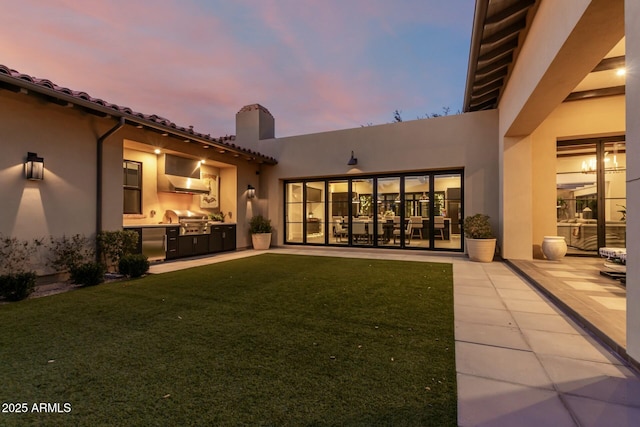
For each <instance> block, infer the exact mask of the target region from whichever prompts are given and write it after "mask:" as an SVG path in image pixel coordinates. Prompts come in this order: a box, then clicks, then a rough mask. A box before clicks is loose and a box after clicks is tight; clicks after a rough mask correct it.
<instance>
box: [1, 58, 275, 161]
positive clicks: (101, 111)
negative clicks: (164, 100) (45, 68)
mask: <svg viewBox="0 0 640 427" xmlns="http://www.w3.org/2000/svg"><path fill="white" fill-rule="evenodd" d="M12 71H13V72H14V73H15V75H13V73H12ZM1 89H5V90H10V91H12V92H16V93H24V94H28V95H36V96H38V97H40V98H43V99H45V100H46V101H48V102H51V103H54V104H57V105H60V106H65V107H77V108H80V109H82V110H84V111H86V112H89V113H91V114H94V115H96V116H99V117H105V118H113V119H117V120H120V119H121V118H122V119H124V121H125V125H130V126H133V127H136V128H139V129H145V130H149V131H154V132H157V133H160V134H162V135H163V136H172V137H175V138H177V139H180V140H182V141H184V142H189V143H195V144H199V145H200V146H207V147H211V148H214V149H215V150H216V151H217V152H218V153H220V154H229V155H231V156H233V157H235V158H242V159H245V160H247V161H251V162H256V163H264V164H271V165H274V164H277V160H276V159H274V158H273V157H269V156H265V155H263V154H260V153H257V152H255V151H252V150H248V149H245V148H242V147H239V146H237V145H235V144H233V143H232V142H231V141H234V140H235V136H224V137H220V138H213V137H211V136H210V135H204V134H200V133H197V132H195V131H194V130H193V128H192V127H190V128H183V127H179V126H177V125H176V124H175V123H172V122H170V121H169V120H167V119H164V118H162V117H159V116H156V115H151V116H149V115H145V114H142V113H136V112H134V111H133V110H131V109H129V108H126V107H120V106H118V105H115V104H110V103H108V102H105V101H103V100H101V99H95V98H91V97H90V96H89V95H88V94H87V93H85V92H74V91H71V90H70V89H66V88H60V87H57V86H55V85H54V84H53V83H51V82H50V81H48V80H44V79H34V78H32V77H30V76H27V75H25V74H19V73H17V72H15V71H14V70H8V69H7V68H6V67H3V66H1V65H0V90H1Z"/></svg>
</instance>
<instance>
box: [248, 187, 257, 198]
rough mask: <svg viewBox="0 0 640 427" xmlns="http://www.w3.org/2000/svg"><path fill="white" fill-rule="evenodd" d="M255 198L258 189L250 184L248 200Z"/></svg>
mask: <svg viewBox="0 0 640 427" xmlns="http://www.w3.org/2000/svg"><path fill="white" fill-rule="evenodd" d="M254 197H256V189H255V188H254V186H253V185H251V184H249V185H247V199H253V198H254Z"/></svg>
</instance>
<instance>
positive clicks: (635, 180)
mask: <svg viewBox="0 0 640 427" xmlns="http://www.w3.org/2000/svg"><path fill="white" fill-rule="evenodd" d="M625 32H626V69H627V74H626V125H627V130H626V142H627V146H626V150H627V205H626V206H627V212H628V215H627V259H628V263H627V353H628V354H629V356H631V358H633V359H634V360H635V361H636V362H638V363H640V308H639V307H640V240H638V238H637V237H638V236H640V121H639V120H638V117H640V2H638V1H637V0H626V1H625Z"/></svg>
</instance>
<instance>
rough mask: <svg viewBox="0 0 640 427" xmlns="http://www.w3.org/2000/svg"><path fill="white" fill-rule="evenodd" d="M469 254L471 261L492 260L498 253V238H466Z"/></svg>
mask: <svg viewBox="0 0 640 427" xmlns="http://www.w3.org/2000/svg"><path fill="white" fill-rule="evenodd" d="M465 242H466V244H467V254H468V255H469V259H470V260H471V261H477V262H491V261H493V256H494V255H495V253H496V239H495V238H494V239H471V238H468V237H467V238H466V239H465Z"/></svg>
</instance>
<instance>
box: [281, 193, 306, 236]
mask: <svg viewBox="0 0 640 427" xmlns="http://www.w3.org/2000/svg"><path fill="white" fill-rule="evenodd" d="M302 188H303V187H302V183H301V182H292V183H289V184H287V186H286V192H285V193H286V196H287V199H286V207H285V210H286V229H287V234H286V235H287V241H288V242H296V243H302V238H303V232H302V228H303V222H302V219H303V194H302Z"/></svg>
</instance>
